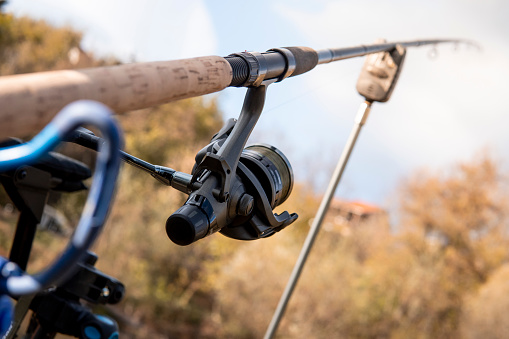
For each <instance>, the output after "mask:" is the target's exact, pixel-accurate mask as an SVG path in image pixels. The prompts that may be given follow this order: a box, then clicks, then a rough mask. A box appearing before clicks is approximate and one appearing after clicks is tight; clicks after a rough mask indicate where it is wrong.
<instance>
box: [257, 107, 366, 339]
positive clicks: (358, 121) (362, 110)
mask: <svg viewBox="0 0 509 339" xmlns="http://www.w3.org/2000/svg"><path fill="white" fill-rule="evenodd" d="M370 109H371V102H369V101H365V102H363V103H362V104H361V106H360V107H359V111H358V112H357V116H356V118H355V125H354V127H353V129H352V132H351V133H350V137H349V138H348V141H347V143H346V145H345V148H344V149H343V153H342V154H341V157H340V158H339V161H338V164H337V165H336V169H335V170H334V173H333V174H332V178H331V180H330V182H329V186H328V187H327V190H326V192H325V195H324V197H323V199H322V202H321V203H320V207H319V208H318V211H317V212H316V216H315V219H314V220H313V224H312V226H311V229H310V230H309V233H308V236H307V237H306V241H305V242H304V246H303V247H302V250H301V252H300V255H299V258H298V259H297V263H296V264H295V267H294V268H293V271H292V275H291V276H290V280H289V281H288V284H287V285H286V288H285V290H284V292H283V295H282V296H281V299H280V300H279V304H278V305H277V308H276V311H275V312H274V315H273V317H272V320H271V322H270V324H269V327H268V328H267V332H265V337H264V339H270V338H272V337H273V336H274V334H275V333H276V331H277V328H278V326H279V323H280V321H281V318H282V317H283V314H284V312H285V310H286V306H287V305H288V300H289V299H290V297H291V295H292V293H293V290H294V289H295V285H296V284H297V281H298V279H299V277H300V274H301V272H302V268H303V267H304V264H305V263H306V260H307V258H308V256H309V252H310V251H311V247H312V246H313V243H314V242H315V239H316V236H317V235H318V231H320V227H321V226H322V221H323V219H324V218H325V215H326V213H327V210H328V209H329V205H330V202H331V200H332V197H333V196H334V192H335V191H336V188H337V186H338V184H339V181H340V180H341V176H342V175H343V172H344V170H345V167H346V164H347V162H348V159H349V158H350V154H352V150H353V147H354V145H355V142H356V141H357V137H358V136H359V133H360V131H361V128H362V126H363V125H364V124H365V123H366V120H367V118H368V115H369V111H370Z"/></svg>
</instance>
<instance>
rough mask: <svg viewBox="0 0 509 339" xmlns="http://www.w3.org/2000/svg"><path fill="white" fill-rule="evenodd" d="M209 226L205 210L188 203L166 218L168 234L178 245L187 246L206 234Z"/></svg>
mask: <svg viewBox="0 0 509 339" xmlns="http://www.w3.org/2000/svg"><path fill="white" fill-rule="evenodd" d="M191 199H192V198H191ZM209 226H210V222H209V219H208V217H207V215H206V214H205V212H204V211H203V210H202V209H201V208H200V207H198V206H195V205H190V204H187V203H186V204H185V205H184V206H182V207H181V208H179V209H178V210H177V211H176V212H175V213H173V214H172V215H171V216H170V217H169V218H168V220H166V234H168V237H169V238H170V239H171V241H173V242H174V243H176V244H177V245H180V246H186V245H189V244H192V243H193V242H195V241H196V240H198V239H201V238H203V237H204V236H206V235H207V233H208V230H209Z"/></svg>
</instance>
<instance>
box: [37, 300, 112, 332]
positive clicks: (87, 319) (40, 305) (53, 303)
mask: <svg viewBox="0 0 509 339" xmlns="http://www.w3.org/2000/svg"><path fill="white" fill-rule="evenodd" d="M30 308H31V309H32V310H33V311H34V313H33V318H32V320H31V322H30V325H29V327H28V329H27V337H29V338H53V337H54V336H55V335H56V333H61V334H66V335H70V336H73V337H77V338H84V339H113V338H115V339H116V338H118V325H117V323H116V322H115V321H114V320H113V319H111V318H109V317H105V316H101V315H96V314H93V313H92V312H91V311H90V310H89V309H88V308H87V307H85V306H83V305H81V304H80V303H78V302H77V301H75V300H74V301H73V300H68V299H66V298H63V297H61V296H59V295H57V294H56V293H54V292H51V293H48V294H42V295H38V296H36V297H35V298H34V300H33V301H32V304H31V305H30Z"/></svg>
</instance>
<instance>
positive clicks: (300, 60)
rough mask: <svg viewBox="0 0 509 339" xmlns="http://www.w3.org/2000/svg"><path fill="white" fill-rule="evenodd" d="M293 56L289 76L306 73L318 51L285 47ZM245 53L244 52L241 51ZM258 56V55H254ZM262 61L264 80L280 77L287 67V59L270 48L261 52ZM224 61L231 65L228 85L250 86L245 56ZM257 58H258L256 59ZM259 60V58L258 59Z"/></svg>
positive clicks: (315, 59)
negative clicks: (293, 67) (293, 59)
mask: <svg viewBox="0 0 509 339" xmlns="http://www.w3.org/2000/svg"><path fill="white" fill-rule="evenodd" d="M285 48H286V49H287V50H289V51H290V52H291V53H292V54H293V56H294V58H295V70H294V71H293V73H292V75H291V76H294V75H299V74H302V73H306V72H307V71H310V70H312V69H313V68H315V66H316V65H318V53H317V52H316V51H315V50H314V49H312V48H309V47H285ZM241 54H245V53H241ZM255 58H260V57H255ZM261 58H263V63H264V64H265V66H266V67H267V70H266V74H265V80H270V79H280V78H281V77H282V76H283V75H284V73H285V71H286V70H287V69H288V65H287V63H288V61H287V60H286V58H285V56H284V55H282V54H281V53H280V52H277V50H276V51H274V50H272V51H268V52H265V53H261ZM225 59H226V61H228V63H229V64H230V66H231V67H232V74H233V76H232V81H231V83H230V85H229V86H232V87H242V86H251V85H252V83H249V81H248V79H249V76H250V74H251V66H250V65H249V63H248V62H247V61H246V60H245V58H243V57H241V56H238V55H231V56H227V57H225ZM257 60H258V59H257ZM258 62H259V60H258Z"/></svg>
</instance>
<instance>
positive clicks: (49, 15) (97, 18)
mask: <svg viewBox="0 0 509 339" xmlns="http://www.w3.org/2000/svg"><path fill="white" fill-rule="evenodd" d="M8 10H10V11H12V12H14V13H16V14H18V15H30V16H31V17H35V18H43V19H46V20H50V21H51V22H53V23H55V24H57V25H65V24H70V25H72V26H73V27H75V28H77V29H79V30H81V31H83V32H84V33H85V34H84V39H83V44H84V47H85V48H86V49H87V50H92V51H94V52H95V53H97V54H99V55H108V54H109V55H115V56H117V57H120V58H121V59H123V60H130V59H132V58H133V57H135V58H136V59H138V60H142V61H152V60H164V59H176V58H182V57H190V56H200V55H205V54H212V53H214V52H215V49H216V41H217V39H216V36H215V32H214V28H213V25H212V21H211V19H210V16H209V14H208V12H207V10H206V8H205V5H204V3H203V1H192V2H190V1H189V2H184V1H178V0H147V1H142V2H140V1H135V0H110V1H102V0H73V1H65V0H39V1H37V2H32V3H28V2H23V1H17V2H16V1H13V2H12V3H9V6H8Z"/></svg>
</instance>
